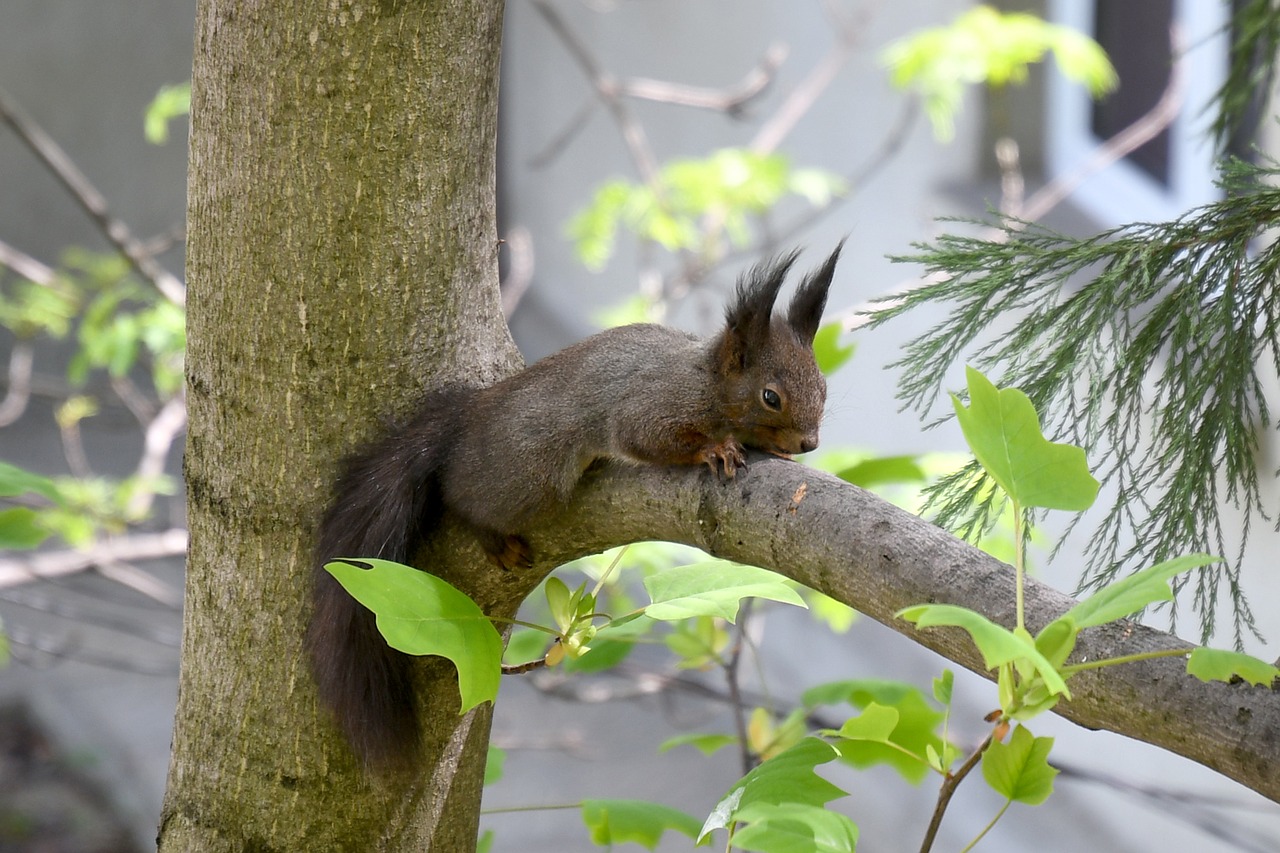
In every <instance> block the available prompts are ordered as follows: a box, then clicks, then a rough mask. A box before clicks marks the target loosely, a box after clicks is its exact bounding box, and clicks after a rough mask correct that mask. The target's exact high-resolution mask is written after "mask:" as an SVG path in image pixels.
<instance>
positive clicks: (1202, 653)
mask: <svg viewBox="0 0 1280 853" xmlns="http://www.w3.org/2000/svg"><path fill="white" fill-rule="evenodd" d="M1187 672H1188V673H1189V674H1191V675H1194V676H1195V677H1196V678H1198V679H1200V680H1201V681H1226V682H1230V681H1231V680H1232V679H1234V678H1239V679H1241V680H1243V681H1247V682H1249V683H1250V684H1254V685H1266V686H1270V685H1271V684H1272V683H1274V682H1275V681H1276V679H1280V668H1277V667H1276V666H1274V665H1273V664H1269V663H1267V662H1266V661H1264V660H1259V659H1258V658H1255V657H1253V656H1252V655H1246V654H1241V653H1240V652H1228V651H1224V650H1222V649H1206V648H1205V647H1203V646H1201V647H1199V648H1196V649H1192V651H1191V658H1190V659H1189V660H1188V661H1187Z"/></svg>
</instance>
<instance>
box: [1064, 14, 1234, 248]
mask: <svg viewBox="0 0 1280 853" xmlns="http://www.w3.org/2000/svg"><path fill="white" fill-rule="evenodd" d="M1048 16H1049V18H1050V20H1052V21H1054V22H1055V23H1059V24H1065V25H1067V26H1071V27H1073V28H1075V29H1078V30H1080V31H1081V32H1085V33H1088V34H1090V35H1092V36H1093V37H1094V38H1095V39H1097V40H1098V41H1099V43H1101V44H1102V46H1103V48H1104V49H1105V50H1106V51H1107V54H1108V55H1109V56H1110V57H1111V61H1112V63H1113V64H1114V65H1115V67H1116V71H1117V73H1118V75H1119V77H1120V85H1119V87H1118V88H1117V89H1116V91H1115V92H1113V93H1112V94H1111V95H1109V96H1108V97H1107V98H1105V99H1104V100H1102V101H1098V102H1094V101H1092V100H1091V99H1090V98H1089V96H1088V94H1087V93H1086V92H1085V91H1084V89H1083V88H1082V87H1080V86H1078V85H1076V84H1073V83H1070V82H1069V81H1067V80H1066V79H1065V78H1063V77H1062V75H1061V74H1059V73H1058V72H1057V71H1056V69H1055V70H1053V71H1052V72H1051V73H1050V80H1049V92H1048V95H1049V97H1048V122H1047V126H1048V139H1047V141H1046V146H1045V147H1046V154H1047V162H1048V167H1049V171H1050V176H1051V177H1061V176H1064V175H1067V174H1071V173H1073V172H1074V171H1075V170H1077V169H1078V168H1079V167H1080V166H1081V164H1083V163H1085V162H1087V161H1088V160H1089V159H1090V158H1091V157H1092V156H1093V155H1094V152H1095V151H1096V150H1097V148H1098V146H1099V145H1101V144H1103V143H1104V142H1105V141H1106V140H1107V139H1110V138H1111V137H1113V136H1114V135H1115V134H1116V133H1119V132H1120V131H1122V130H1124V129H1125V128H1127V127H1129V126H1130V125H1131V124H1132V123H1133V122H1134V121H1135V120H1137V119H1139V118H1141V117H1142V116H1143V115H1145V114H1146V113H1147V112H1148V111H1149V110H1150V109H1151V108H1152V107H1153V106H1155V104H1156V102H1157V101H1159V99H1160V97H1161V95H1162V94H1163V93H1164V91H1165V89H1166V87H1167V86H1168V84H1169V79H1170V73H1171V67H1172V62H1173V56H1172V53H1171V44H1170V39H1169V32H1170V28H1171V27H1174V26H1176V27H1177V28H1178V31H1179V38H1180V40H1181V43H1182V44H1183V45H1185V55H1184V56H1183V58H1182V59H1181V63H1182V75H1181V80H1182V82H1181V90H1182V105H1181V110H1180V113H1179V115H1178V117H1177V118H1176V119H1175V120H1174V122H1173V123H1172V124H1171V125H1170V126H1169V127H1167V128H1165V129H1164V130H1163V131H1162V132H1161V133H1160V134H1159V135H1158V136H1156V137H1155V138H1154V139H1152V140H1150V141H1149V142H1147V143H1146V144H1144V145H1143V146H1142V147H1140V148H1138V149H1137V150H1135V151H1133V152H1131V153H1130V154H1128V155H1127V156H1126V157H1124V158H1123V159H1122V160H1120V161H1118V162H1116V163H1114V164H1112V165H1111V166H1109V167H1107V168H1106V169H1104V170H1102V171H1100V172H1097V173H1095V174H1094V175H1092V176H1091V177H1090V178H1088V179H1087V180H1086V181H1085V182H1084V183H1083V184H1082V185H1081V186H1080V189H1079V190H1078V191H1077V193H1076V195H1075V196H1074V197H1073V198H1074V200H1075V201H1077V203H1078V204H1079V205H1080V206H1081V207H1082V208H1084V209H1085V211H1086V212H1088V213H1089V214H1090V215H1091V216H1092V217H1093V218H1095V219H1096V220H1098V222H1099V223H1100V224H1101V225H1103V226H1115V225H1120V224H1123V223H1126V222H1137V221H1156V220H1165V219H1172V218H1175V217H1177V216H1179V215H1180V214H1182V213H1184V212H1186V211H1187V210H1189V209H1191V208H1193V207H1196V206H1198V205H1201V204H1205V203H1207V202H1210V201H1212V200H1214V199H1216V198H1218V196H1219V193H1218V190H1217V188H1216V187H1215V186H1214V179H1215V177H1216V175H1217V168H1216V162H1215V157H1214V150H1213V140H1212V139H1211V138H1210V137H1209V135H1208V133H1207V130H1208V126H1209V122H1210V121H1211V119H1212V115H1211V114H1210V113H1209V112H1206V111H1205V106H1206V105H1207V104H1209V102H1210V101H1211V99H1212V97H1213V94H1214V93H1215V92H1216V91H1217V89H1218V87H1219V86H1221V85H1222V81H1223V78H1224V77H1225V75H1226V68H1227V47H1228V40H1227V26H1228V25H1229V23H1230V4H1227V3H1219V2H1214V3H1207V2H1204V0H1124V2H1116V1H1115V0H1051V2H1050V3H1049V8H1048Z"/></svg>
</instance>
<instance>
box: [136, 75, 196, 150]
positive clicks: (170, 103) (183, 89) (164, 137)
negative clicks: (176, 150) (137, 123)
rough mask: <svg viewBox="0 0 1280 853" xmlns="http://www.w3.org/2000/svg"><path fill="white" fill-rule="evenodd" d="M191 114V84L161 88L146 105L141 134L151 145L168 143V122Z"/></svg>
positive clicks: (177, 84) (178, 84)
mask: <svg viewBox="0 0 1280 853" xmlns="http://www.w3.org/2000/svg"><path fill="white" fill-rule="evenodd" d="M190 112H191V83H189V82H187V83H174V84H173V85H170V86H161V87H160V91H159V92H156V96H155V97H154V98H152V99H151V103H150V104H148V105H147V112H146V116H145V118H144V123H143V134H144V135H145V136H146V137H147V141H148V142H150V143H151V144H153V145H163V144H164V143H166V142H168V141H169V122H170V121H171V120H172V119H175V118H178V117H180V116H185V115H187V114H188V113H190Z"/></svg>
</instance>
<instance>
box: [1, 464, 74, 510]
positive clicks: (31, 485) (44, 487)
mask: <svg viewBox="0 0 1280 853" xmlns="http://www.w3.org/2000/svg"><path fill="white" fill-rule="evenodd" d="M28 492H34V493H35V494H37V495H40V496H41V497H44V498H48V499H49V500H51V501H53V502H54V503H61V502H62V496H61V493H60V492H59V491H58V487H57V486H56V485H55V484H54V482H53V480H51V479H49V478H48V477H46V476H44V475H43V474H37V473H35V472H34V471H27V470H26V469H24V468H19V467H18V466H16V465H10V464H9V463H8V462H2V461H0V498H11V497H14V496H16V495H25V494H27V493H28Z"/></svg>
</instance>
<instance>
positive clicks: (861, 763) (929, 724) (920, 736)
mask: <svg viewBox="0 0 1280 853" xmlns="http://www.w3.org/2000/svg"><path fill="white" fill-rule="evenodd" d="M801 702H802V703H803V705H804V707H806V708H817V707H819V706H821V705H838V704H848V705H851V706H853V707H854V708H857V709H860V710H861V712H862V713H861V714H860V715H859V716H856V717H852V718H850V719H849V720H848V721H847V722H846V723H845V724H844V725H843V726H842V727H841V728H840V729H838V730H836V731H833V732H829V734H831V735H832V736H834V737H839V738H842V739H843V740H844V742H842V743H840V746H839V749H840V760H841V761H843V762H844V763H846V764H848V765H850V766H851V767H856V768H864V767H870V766H872V765H876V764H887V765H889V766H890V767H892V768H893V769H894V770H896V771H897V772H898V773H899V775H901V776H902V777H903V778H904V779H906V780H907V781H908V782H911V783H913V784H915V783H919V782H920V781H921V780H922V779H924V777H925V776H926V775H927V774H928V772H929V769H930V767H931V766H933V763H932V762H931V760H930V758H929V755H930V753H932V754H933V755H936V756H946V759H947V764H949V763H950V759H951V758H952V757H954V756H955V754H956V752H957V750H956V747H955V746H954V745H952V744H950V743H948V742H947V741H946V738H945V737H943V736H941V735H940V734H939V731H938V730H939V727H940V726H941V725H942V724H943V722H944V721H945V719H946V715H945V714H943V713H942V712H940V711H938V710H937V709H936V708H934V707H933V706H932V705H931V704H930V703H929V701H928V700H927V699H926V698H925V696H924V694H923V693H921V692H920V690H919V688H916V687H913V686H912V685H910V684H903V683H901V682H897V681H884V680H880V679H855V680H849V681H834V682H830V683H827V684H820V685H817V686H815V687H811V688H810V689H808V690H806V691H805V692H804V695H803V696H802V697H801ZM949 702H950V699H949V697H948V700H947V701H946V702H943V705H948V704H949ZM934 769H938V768H936V767H935V768H934Z"/></svg>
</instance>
